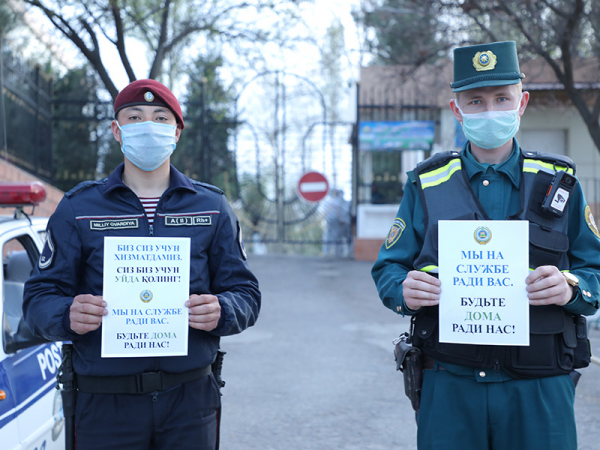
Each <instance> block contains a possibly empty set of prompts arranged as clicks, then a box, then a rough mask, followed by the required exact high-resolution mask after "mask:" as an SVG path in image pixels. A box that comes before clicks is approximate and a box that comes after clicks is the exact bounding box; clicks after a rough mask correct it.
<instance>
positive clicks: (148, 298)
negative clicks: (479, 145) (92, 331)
mask: <svg viewBox="0 0 600 450" xmlns="http://www.w3.org/2000/svg"><path fill="white" fill-rule="evenodd" d="M103 289H104V292H103V298H104V301H105V302H106V303H107V306H106V309H107V310H108V315H107V316H104V317H103V319H102V357H103V358H106V357H113V358H114V357H117V358H119V357H120V358H123V357H141V356H184V355H187V351H188V330H189V325H188V308H187V307H186V306H185V302H186V301H187V300H188V299H189V290H190V239H189V238H156V237H147V238H146V237H105V238H104V287H103Z"/></svg>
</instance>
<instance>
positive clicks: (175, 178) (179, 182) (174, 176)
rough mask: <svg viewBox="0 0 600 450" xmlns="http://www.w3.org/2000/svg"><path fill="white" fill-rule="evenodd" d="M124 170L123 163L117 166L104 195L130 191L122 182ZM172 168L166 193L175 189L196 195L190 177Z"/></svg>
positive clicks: (108, 180)
mask: <svg viewBox="0 0 600 450" xmlns="http://www.w3.org/2000/svg"><path fill="white" fill-rule="evenodd" d="M124 168H125V164H124V163H121V164H119V165H118V166H117V168H116V169H115V170H114V171H113V173H111V174H110V175H109V176H108V178H107V180H106V185H105V189H104V195H106V194H108V193H110V192H112V191H114V190H115V189H122V188H127V189H129V188H128V187H127V185H125V183H123V180H122V177H123V170H124ZM170 168H171V171H170V174H171V180H170V182H169V188H168V189H167V191H166V192H169V191H172V190H174V189H186V190H188V191H191V192H193V193H194V194H195V193H196V189H195V188H194V186H193V185H192V183H191V181H190V179H189V178H188V177H186V176H185V175H184V174H182V173H181V172H180V171H178V170H177V169H176V168H175V167H173V165H171V166H170Z"/></svg>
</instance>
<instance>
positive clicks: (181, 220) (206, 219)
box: [165, 215, 212, 227]
mask: <svg viewBox="0 0 600 450" xmlns="http://www.w3.org/2000/svg"><path fill="white" fill-rule="evenodd" d="M211 224H212V217H211V216H209V215H200V216H165V225H167V226H171V227H178V226H187V227H195V226H202V225H211Z"/></svg>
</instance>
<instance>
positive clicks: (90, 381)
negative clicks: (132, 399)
mask: <svg viewBox="0 0 600 450" xmlns="http://www.w3.org/2000/svg"><path fill="white" fill-rule="evenodd" d="M210 373H211V366H210V365H209V366H206V367H201V368H200V369H194V370H189V371H187V372H182V373H171V372H144V373H140V374H137V375H125V376H120V377H94V376H88V375H78V374H76V378H75V380H76V386H77V390H79V391H81V392H87V393H90V394H150V393H152V392H159V391H166V390H167V389H170V388H172V387H175V386H179V385H180V384H183V383H187V382H189V381H193V380H197V379H198V378H202V377H205V376H207V375H209V374H210Z"/></svg>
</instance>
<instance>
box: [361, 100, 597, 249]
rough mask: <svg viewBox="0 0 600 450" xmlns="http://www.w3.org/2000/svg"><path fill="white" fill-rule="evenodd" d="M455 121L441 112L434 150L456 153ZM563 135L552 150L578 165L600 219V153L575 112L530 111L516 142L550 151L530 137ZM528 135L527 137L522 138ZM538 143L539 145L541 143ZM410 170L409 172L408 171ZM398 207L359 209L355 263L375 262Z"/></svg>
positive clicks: (523, 119) (562, 110) (555, 110)
mask: <svg viewBox="0 0 600 450" xmlns="http://www.w3.org/2000/svg"><path fill="white" fill-rule="evenodd" d="M454 121H455V119H454V115H453V114H452V111H451V110H450V109H449V108H448V109H443V110H442V111H441V114H440V130H439V134H438V136H439V140H440V142H436V145H435V149H436V150H437V149H439V150H452V149H455V146H454V143H455V141H454V137H455V122H454ZM559 130H560V131H562V132H563V133H564V145H562V143H553V144H555V145H552V146H551V147H552V148H559V147H564V154H565V155H566V156H568V157H570V158H571V159H572V160H573V161H574V162H575V163H576V164H577V176H578V177H579V178H580V180H581V182H582V186H583V189H584V192H585V195H586V199H587V201H588V203H589V204H590V205H591V206H592V211H593V212H594V214H595V215H596V216H597V217H598V216H600V198H596V197H597V196H600V192H599V191H600V189H599V187H600V185H598V183H597V181H596V180H598V179H600V153H599V152H598V150H597V149H596V147H595V145H594V143H593V141H592V139H591V137H590V135H589V132H588V130H587V127H586V126H585V124H584V122H583V120H582V118H581V116H580V115H579V113H578V112H577V110H575V108H567V107H561V108H531V107H529V108H528V109H527V111H526V112H525V114H524V115H523V118H522V121H521V127H520V131H519V133H517V136H516V137H517V140H518V141H519V142H521V140H522V139H523V140H527V142H528V145H524V148H525V149H527V150H536V151H551V150H552V149H548V148H547V147H549V146H548V145H547V144H544V142H540V143H539V145H536V144H538V143H537V142H536V141H535V139H533V138H532V137H535V136H536V133H537V132H539V133H544V132H548V133H556V132H557V131H559ZM525 134H527V136H524V135H525ZM540 141H542V140H541V139H540ZM407 170H410V168H407ZM398 206H399V205H358V209H357V236H356V244H355V259H359V260H369V261H371V260H375V259H376V258H377V254H378V252H379V249H380V248H381V245H382V244H383V241H384V240H385V238H386V236H387V233H388V231H389V229H390V227H391V225H392V223H393V221H394V218H395V214H396V211H397V210H398Z"/></svg>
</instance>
